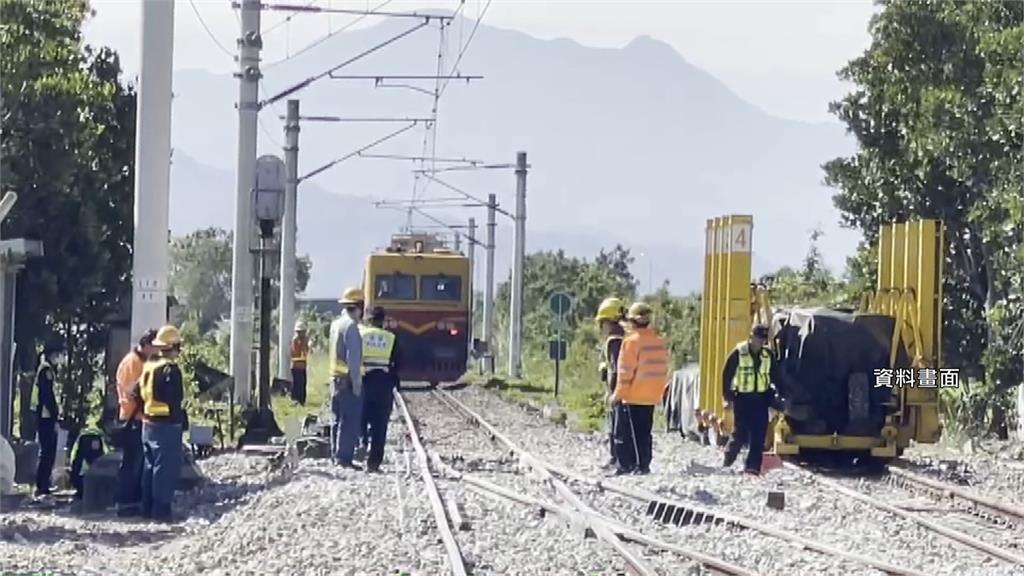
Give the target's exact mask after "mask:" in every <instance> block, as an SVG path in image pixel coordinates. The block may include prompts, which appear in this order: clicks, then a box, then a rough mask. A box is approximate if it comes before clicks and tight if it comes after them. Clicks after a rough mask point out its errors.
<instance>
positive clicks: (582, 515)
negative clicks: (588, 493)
mask: <svg viewBox="0 0 1024 576" xmlns="http://www.w3.org/2000/svg"><path fill="white" fill-rule="evenodd" d="M431 394H432V396H433V398H435V399H436V400H437V401H438V402H440V403H443V404H444V405H446V406H447V407H448V408H449V409H450V410H451V411H452V412H453V413H456V414H458V415H459V416H460V417H462V418H463V420H464V421H466V422H469V423H471V424H472V425H473V426H474V427H476V428H478V429H479V431H480V432H481V433H483V434H486V435H487V437H488V438H489V439H490V440H491V441H493V442H494V443H496V444H498V445H500V446H502V447H503V448H504V449H505V450H507V451H508V454H509V455H511V456H514V457H515V458H518V459H519V461H520V462H521V463H523V464H525V465H526V466H527V467H529V468H530V469H531V470H532V471H534V472H535V473H536V474H538V475H539V476H540V477H542V478H543V479H544V481H545V482H547V483H548V484H549V485H551V486H552V487H553V489H554V490H555V491H556V492H557V493H558V494H559V496H560V497H562V499H563V500H564V501H566V502H567V503H568V506H564V505H559V504H553V503H551V502H549V501H545V500H543V499H539V498H536V497H531V496H525V495H522V494H519V493H516V492H514V491H511V490H508V489H506V488H503V487H501V486H498V485H496V484H495V483H493V482H488V481H485V480H483V479H481V478H479V477H476V476H474V475H472V474H466V473H460V472H457V471H455V470H453V469H451V467H448V466H446V465H445V464H443V463H442V462H440V459H439V458H437V457H434V458H432V462H433V463H434V465H435V469H437V470H444V471H445V472H446V474H447V475H448V476H450V477H453V478H455V479H457V480H458V481H460V482H464V483H466V484H469V485H471V486H473V487H475V488H477V489H478V490H480V491H483V492H489V493H491V494H492V495H494V496H495V497H501V498H506V499H509V500H514V501H516V502H519V503H521V504H525V505H530V506H533V507H535V508H537V509H542V510H545V511H547V512H551V513H555V514H558V515H560V516H563V517H565V518H567V519H568V520H569V521H570V522H575V523H578V524H584V525H587V523H588V522H590V524H591V525H587V529H588V530H589V531H590V532H591V533H593V534H594V535H595V536H597V537H598V538H600V537H601V535H600V532H603V531H601V530H600V529H598V530H594V529H593V526H592V524H597V525H598V526H601V525H603V526H604V527H606V528H608V529H609V530H608V531H610V532H611V533H612V536H613V538H608V536H609V535H608V533H607V532H604V536H605V538H603V539H602V541H604V542H607V543H609V545H611V542H616V541H618V540H627V541H632V542H634V543H637V544H642V545H644V546H647V547H650V548H654V549H658V550H662V551H667V552H672V553H675V554H679V555H680V556H682V557H684V558H686V559H688V560H690V561H692V562H695V563H697V564H699V565H701V566H703V567H704V568H705V569H707V570H709V571H710V572H712V573H715V574H733V575H736V574H754V573H755V572H754V571H752V570H750V569H749V568H744V567H741V566H738V565H735V564H731V563H729V562H728V561H727V560H724V559H722V558H717V557H714V556H710V555H707V554H704V553H702V552H699V551H696V550H693V549H689V548H684V547H680V546H676V545H674V544H669V543H667V542H664V541H660V540H657V539H654V538H651V537H649V536H646V535H644V534H642V533H640V532H639V531H638V530H636V529H635V528H633V527H630V526H625V525H623V524H621V523H619V522H617V521H615V520H612V519H611V518H609V517H608V516H606V515H602V514H600V513H597V512H595V511H594V510H593V509H592V508H590V507H589V506H587V505H586V504H583V505H582V506H579V504H581V502H580V500H581V498H580V497H579V495H578V494H576V493H573V492H572V491H571V490H570V489H569V488H568V486H567V484H566V482H574V483H580V484H589V485H591V486H592V487H594V488H596V489H598V490H599V491H601V492H604V493H607V494H610V495H613V496H615V497H617V498H620V499H626V500H632V501H635V502H637V503H639V504H640V505H641V507H642V508H645V509H646V511H647V514H648V516H655V517H656V518H658V519H661V520H662V521H663V522H665V523H676V524H685V523H687V522H691V523H698V522H709V523H716V524H722V523H725V524H730V525H733V526H738V527H741V528H743V529H746V530H750V531H753V532H758V533H760V534H763V535H764V536H766V537H771V538H773V539H778V540H782V541H784V542H787V543H791V544H794V545H796V546H797V547H799V548H803V549H806V550H809V551H813V552H816V553H819V554H822V555H824V556H830V557H834V558H838V559H842V560H845V561H847V562H849V563H853V564H859V565H862V566H865V567H868V568H872V569H875V570H878V571H879V572H881V573H886V574H894V575H908V576H924V575H925V574H926V573H925V572H921V571H919V570H916V569H911V568H905V567H900V566H895V565H893V564H891V563H888V562H885V561H884V560H880V559H877V558H874V557H868V556H864V555H859V554H855V553H851V552H847V551H845V550H840V549H838V548H835V547H830V546H828V545H825V544H822V543H819V542H816V541H814V540H811V539H807V538H802V537H800V536H797V535H795V534H792V533H790V532H788V531H783V530H779V529H775V528H772V527H770V526H767V525H764V524H761V523H759V522H756V521H753V520H750V519H747V518H743V517H740V516H737V515H732V514H727V513H720V512H717V511H714V512H713V511H711V510H707V509H701V508H700V507H697V506H694V505H693V504H692V503H689V502H681V501H674V500H672V499H666V498H664V497H663V496H661V495H658V494H653V493H650V492H645V491H642V490H636V489H632V488H626V487H624V486H619V485H618V484H616V483H612V482H607V481H604V480H598V479H594V478H591V477H588V476H584V475H581V474H578V473H576V472H574V471H572V470H569V469H567V468H564V467H561V466H558V465H554V464H550V463H548V462H545V461H543V460H541V459H540V458H537V457H536V456H534V455H533V454H530V453H529V452H527V451H525V450H523V449H522V448H520V447H519V446H518V445H517V444H516V443H514V442H513V441H512V440H511V439H509V438H508V437H507V436H506V435H505V434H503V433H502V432H501V431H500V430H498V429H497V428H496V427H495V426H494V425H492V424H491V423H490V422H488V421H487V420H486V419H485V418H484V417H483V416H481V415H480V414H478V413H477V412H475V411H473V410H472V409H470V408H469V407H468V406H466V405H465V404H463V403H462V402H460V401H459V400H458V399H456V398H455V397H454V396H452V395H451V394H450V393H448V392H446V391H436V392H432V393H431ZM566 491H568V492H569V493H570V494H571V495H569V496H568V497H566ZM655 525H656V524H655ZM624 558H625V559H626V562H627V565H628V566H629V567H630V569H631V570H632V572H633V573H637V574H651V573H653V572H652V571H650V569H649V568H647V567H644V566H643V564H642V562H634V561H633V560H634V559H631V558H628V557H624Z"/></svg>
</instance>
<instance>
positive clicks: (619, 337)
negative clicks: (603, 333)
mask: <svg viewBox="0 0 1024 576" xmlns="http://www.w3.org/2000/svg"><path fill="white" fill-rule="evenodd" d="M612 340H622V335H621V334H612V335H611V336H609V337H607V338H605V340H604V349H603V350H601V360H602V361H603V362H605V364H606V365H607V363H609V362H611V361H612V359H611V358H609V357H608V344H611V342H612Z"/></svg>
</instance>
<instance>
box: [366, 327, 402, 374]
mask: <svg viewBox="0 0 1024 576" xmlns="http://www.w3.org/2000/svg"><path fill="white" fill-rule="evenodd" d="M359 333H360V335H362V337H363V366H362V371H363V374H366V373H367V372H370V371H373V370H383V371H385V372H386V371H388V370H390V369H391V352H392V351H394V349H395V335H394V333H392V332H389V331H387V330H385V329H383V328H377V327H376V326H364V325H360V326H359Z"/></svg>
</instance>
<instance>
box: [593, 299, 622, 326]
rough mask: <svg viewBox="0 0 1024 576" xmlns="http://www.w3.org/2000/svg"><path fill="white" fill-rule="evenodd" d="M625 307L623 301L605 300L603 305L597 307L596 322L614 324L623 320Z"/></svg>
mask: <svg viewBox="0 0 1024 576" xmlns="http://www.w3.org/2000/svg"><path fill="white" fill-rule="evenodd" d="M622 311H623V305H622V300H619V299H618V298H614V297H613V298H605V299H604V300H603V301H602V302H601V305H600V306H598V307H597V315H596V316H595V317H594V320H596V321H598V322H600V321H601V320H610V321H612V322H614V321H616V320H618V319H619V318H622Z"/></svg>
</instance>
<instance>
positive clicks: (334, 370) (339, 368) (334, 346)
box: [330, 320, 348, 376]
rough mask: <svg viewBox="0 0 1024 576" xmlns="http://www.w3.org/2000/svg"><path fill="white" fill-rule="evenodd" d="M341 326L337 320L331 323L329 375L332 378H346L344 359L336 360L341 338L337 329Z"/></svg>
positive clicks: (346, 366) (346, 368)
mask: <svg viewBox="0 0 1024 576" xmlns="http://www.w3.org/2000/svg"><path fill="white" fill-rule="evenodd" d="M340 326H341V322H340V321H339V320H335V321H334V322H332V323H331V343H330V346H331V349H330V357H331V375H332V376H348V364H347V363H346V362H345V360H344V359H342V358H338V339H339V338H341V333H340V332H341V331H340V330H339V329H338V328H339V327H340Z"/></svg>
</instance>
